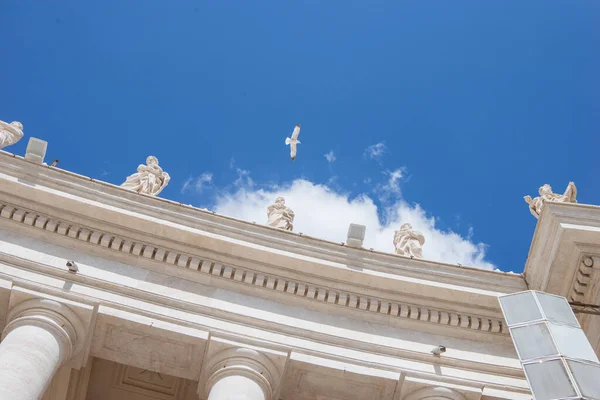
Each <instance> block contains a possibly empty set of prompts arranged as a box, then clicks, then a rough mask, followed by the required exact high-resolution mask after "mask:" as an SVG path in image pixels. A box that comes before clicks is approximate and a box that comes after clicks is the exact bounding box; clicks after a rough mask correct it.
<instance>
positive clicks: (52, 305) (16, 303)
mask: <svg viewBox="0 0 600 400" xmlns="http://www.w3.org/2000/svg"><path fill="white" fill-rule="evenodd" d="M97 312H98V307H97V305H96V304H95V303H94V302H89V301H86V300H81V299H79V298H75V297H72V298H71V299H69V298H63V297H58V296H53V295H51V294H48V293H42V292H38V291H34V290H30V289H27V288H24V287H21V286H13V287H12V289H11V293H10V299H9V306H8V313H7V317H6V325H4V330H3V331H2V338H4V337H5V336H6V335H8V334H9V333H10V332H11V331H13V330H15V329H16V328H18V327H20V326H25V325H33V326H38V327H43V328H45V329H48V330H50V331H51V332H54V333H55V334H56V337H57V338H58V339H59V340H61V341H62V342H63V344H64V345H65V346H64V349H65V351H66V354H65V358H64V364H65V365H67V364H68V366H69V367H70V368H75V369H80V368H81V367H83V366H85V365H86V363H87V359H88V357H89V351H90V348H91V340H92V334H93V327H94V323H95V320H96V315H97Z"/></svg>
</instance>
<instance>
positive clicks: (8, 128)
mask: <svg viewBox="0 0 600 400" xmlns="http://www.w3.org/2000/svg"><path fill="white" fill-rule="evenodd" d="M22 138H23V125H22V124H21V123H20V122H18V121H13V122H11V123H10V124H9V123H6V122H4V121H0V149H2V148H4V147H7V146H10V145H12V144H15V143H17V142H18V141H19V140H21V139H22Z"/></svg>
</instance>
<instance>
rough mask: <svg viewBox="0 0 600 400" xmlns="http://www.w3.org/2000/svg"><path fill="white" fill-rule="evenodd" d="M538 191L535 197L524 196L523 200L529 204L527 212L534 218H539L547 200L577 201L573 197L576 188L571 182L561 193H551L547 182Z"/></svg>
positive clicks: (575, 195)
mask: <svg viewBox="0 0 600 400" xmlns="http://www.w3.org/2000/svg"><path fill="white" fill-rule="evenodd" d="M538 193H539V194H540V195H539V196H538V197H536V198H535V199H532V198H531V196H525V197H524V199H525V202H526V203H527V204H529V212H531V215H533V216H534V217H536V218H539V217H540V215H542V207H543V206H544V203H545V202H547V201H554V202H556V203H577V200H576V199H575V198H576V197H577V188H576V187H575V183H573V182H569V184H568V185H567V189H566V190H565V193H563V194H556V193H552V187H551V186H550V185H548V184H545V185H544V186H541V187H540V189H539V190H538Z"/></svg>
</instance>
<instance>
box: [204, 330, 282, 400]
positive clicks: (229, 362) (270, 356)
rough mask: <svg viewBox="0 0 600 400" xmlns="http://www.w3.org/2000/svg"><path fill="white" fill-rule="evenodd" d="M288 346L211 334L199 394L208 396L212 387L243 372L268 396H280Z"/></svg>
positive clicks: (274, 397) (272, 397)
mask: <svg viewBox="0 0 600 400" xmlns="http://www.w3.org/2000/svg"><path fill="white" fill-rule="evenodd" d="M289 353H290V351H289V349H286V348H284V347H282V346H277V345H273V346H271V345H269V344H267V343H263V342H257V341H253V340H246V339H242V340H239V341H238V340H230V339H225V338H223V337H214V336H213V337H211V338H210V340H209V343H208V349H207V351H206V355H205V358H204V362H203V366H202V372H201V374H200V384H199V386H198V394H201V395H206V396H208V394H209V392H210V390H211V388H212V387H213V386H214V385H215V384H216V383H217V382H218V381H219V380H221V379H223V378H226V377H229V376H244V377H246V378H248V379H251V380H253V381H254V382H256V383H257V384H258V385H259V386H260V387H261V389H262V390H263V391H264V393H265V397H266V400H273V399H278V398H279V389H280V386H281V380H282V378H283V372H284V370H285V366H286V364H287V361H288V359H289Z"/></svg>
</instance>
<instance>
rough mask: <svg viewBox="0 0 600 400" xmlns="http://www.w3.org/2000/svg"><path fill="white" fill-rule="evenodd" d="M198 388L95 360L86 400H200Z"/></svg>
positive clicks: (151, 373) (148, 371) (145, 371)
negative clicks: (197, 392) (197, 393)
mask: <svg viewBox="0 0 600 400" xmlns="http://www.w3.org/2000/svg"><path fill="white" fill-rule="evenodd" d="M196 385H197V384H196V382H193V381H189V380H186V379H183V378H177V377H174V376H170V375H167V374H163V373H160V372H156V371H152V370H149V369H144V368H137V367H131V366H126V365H122V364H118V363H115V362H112V361H108V360H103V359H100V358H96V359H94V360H93V364H92V368H91V375H90V379H89V385H88V388H87V391H86V395H87V397H85V400H198V396H197V395H196ZM77 400H79V399H77Z"/></svg>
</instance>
